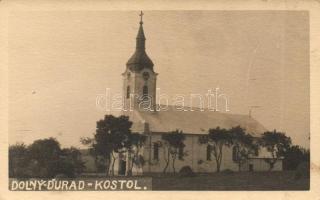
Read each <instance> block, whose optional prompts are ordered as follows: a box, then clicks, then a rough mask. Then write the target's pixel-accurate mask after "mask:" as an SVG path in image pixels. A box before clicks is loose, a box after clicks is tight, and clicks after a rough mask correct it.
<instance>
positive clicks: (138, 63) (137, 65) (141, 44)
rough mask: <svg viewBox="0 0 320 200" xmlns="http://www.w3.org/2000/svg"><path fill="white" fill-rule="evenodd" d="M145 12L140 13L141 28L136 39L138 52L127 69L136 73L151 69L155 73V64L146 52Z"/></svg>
mask: <svg viewBox="0 0 320 200" xmlns="http://www.w3.org/2000/svg"><path fill="white" fill-rule="evenodd" d="M142 16H143V12H142V11H141V13H140V27H139V31H138V35H137V38H136V51H135V52H134V54H133V55H132V56H131V58H130V59H129V60H128V62H127V68H128V69H130V70H131V71H134V72H139V71H141V70H142V69H145V68H147V69H150V70H152V71H153V62H152V60H151V59H150V58H149V57H148V55H147V53H146V51H145V41H146V37H145V35H144V31H143V21H142Z"/></svg>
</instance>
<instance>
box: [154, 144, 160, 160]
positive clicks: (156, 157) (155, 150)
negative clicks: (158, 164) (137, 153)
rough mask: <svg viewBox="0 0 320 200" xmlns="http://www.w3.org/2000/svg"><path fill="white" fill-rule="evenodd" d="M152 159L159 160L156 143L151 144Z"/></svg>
mask: <svg viewBox="0 0 320 200" xmlns="http://www.w3.org/2000/svg"><path fill="white" fill-rule="evenodd" d="M153 159H154V160H159V144H158V143H154V144H153Z"/></svg>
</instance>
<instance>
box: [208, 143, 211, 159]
mask: <svg viewBox="0 0 320 200" xmlns="http://www.w3.org/2000/svg"><path fill="white" fill-rule="evenodd" d="M207 160H211V146H210V145H208V146H207Z"/></svg>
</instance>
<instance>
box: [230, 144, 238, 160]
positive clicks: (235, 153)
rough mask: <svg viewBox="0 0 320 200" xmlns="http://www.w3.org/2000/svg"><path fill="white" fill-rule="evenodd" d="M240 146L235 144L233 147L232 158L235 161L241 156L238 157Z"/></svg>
mask: <svg viewBox="0 0 320 200" xmlns="http://www.w3.org/2000/svg"><path fill="white" fill-rule="evenodd" d="M238 152H239V151H238V147H237V146H234V147H233V148H232V160H233V161H238V159H239V157H238Z"/></svg>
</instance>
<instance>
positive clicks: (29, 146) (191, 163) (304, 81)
mask: <svg viewBox="0 0 320 200" xmlns="http://www.w3.org/2000/svg"><path fill="white" fill-rule="evenodd" d="M0 5H1V2H0ZM7 33H8V34H7V56H8V57H7V58H8V62H7V64H8V68H7V75H8V79H7V81H8V82H7V84H8V107H7V108H8V121H7V124H8V133H7V135H8V146H7V147H6V151H7V152H8V153H7V154H6V155H7V158H8V159H7V161H8V162H7V166H8V168H7V169H8V170H7V175H6V176H7V180H8V181H7V182H8V183H7V185H8V190H9V191H11V192H18V191H19V192H21V191H39V192H40V193H45V192H57V191H60V192H61V191H76V192H80V195H81V192H85V191H87V192H92V193H94V192H96V191H100V192H101V191H104V192H106V193H107V192H108V191H117V192H120V191H121V192H123V191H148V192H151V193H152V192H155V191H199V192H201V191H220V192H229V191H309V190H310V168H311V167H312V166H311V165H313V164H311V161H310V155H312V154H313V153H314V152H313V153H311V150H310V142H311V141H312V139H313V138H312V137H311V127H310V123H311V119H310V13H309V11H307V10H303V9H301V10H215V9H212V10H208V9H202V10H201V9H200V10H178V9H176V10H172V9H168V10H163V9H161V10H150V9H143V8H141V9H132V10H129V9H128V10H125V9H118V10H117V9H113V10H89V9H88V10H85V9H84V10H68V9H64V10H62V9H61V10H58V9H56V10H23V9H21V10H19V9H16V10H14V11H11V12H8V18H7ZM316 168H317V169H319V167H316ZM40 193H37V194H40ZM98 194H101V195H104V194H105V193H98ZM98 194H96V195H98ZM199 194H201V193H199Z"/></svg>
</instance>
